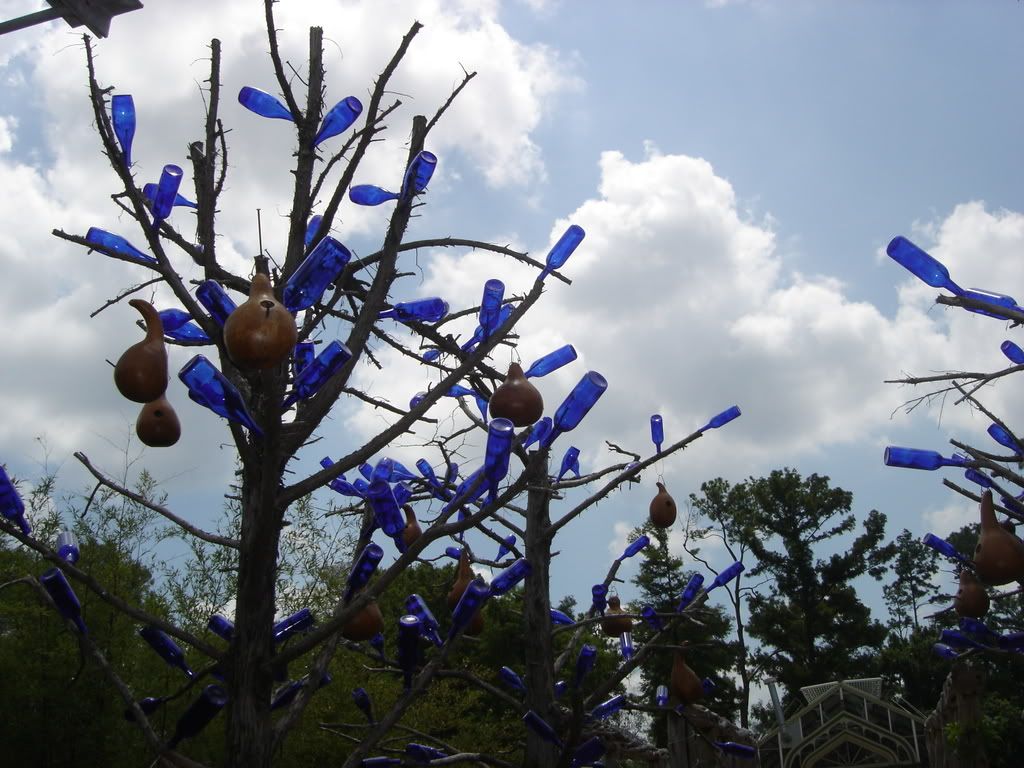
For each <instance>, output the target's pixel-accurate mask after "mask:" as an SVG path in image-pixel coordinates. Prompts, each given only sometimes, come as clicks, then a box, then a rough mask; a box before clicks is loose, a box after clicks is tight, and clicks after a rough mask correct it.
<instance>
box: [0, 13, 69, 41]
mask: <svg viewBox="0 0 1024 768" xmlns="http://www.w3.org/2000/svg"><path fill="white" fill-rule="evenodd" d="M60 18H62V16H61V12H60V11H59V10H57V9H56V8H45V9H43V10H41V11H36V12H35V13H30V14H28V15H26V16H19V17H18V18H16V19H11V20H10V21H0V35H6V34H7V33H8V32H17V31H18V30H19V29H25V28H26V27H34V26H35V25H36V24H42V23H43V22H45V21H54V20H56V19H60Z"/></svg>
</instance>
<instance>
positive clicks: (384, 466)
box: [359, 456, 395, 483]
mask: <svg viewBox="0 0 1024 768" xmlns="http://www.w3.org/2000/svg"><path fill="white" fill-rule="evenodd" d="M363 467H367V468H368V469H369V467H370V465H369V464H365V463H364V464H361V465H360V466H359V471H360V472H362V474H363V477H365V478H366V479H367V480H369V481H370V482H371V483H372V482H374V481H377V480H382V481H384V482H386V483H390V482H391V479H392V478H391V475H393V474H394V471H395V463H394V461H392V460H391V459H389V458H388V457H387V456H384V457H383V458H382V459H380V461H378V462H377V463H376V464H375V465H374V466H373V468H372V469H370V470H369V472H363Z"/></svg>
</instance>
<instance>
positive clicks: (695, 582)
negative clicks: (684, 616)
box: [676, 573, 704, 613]
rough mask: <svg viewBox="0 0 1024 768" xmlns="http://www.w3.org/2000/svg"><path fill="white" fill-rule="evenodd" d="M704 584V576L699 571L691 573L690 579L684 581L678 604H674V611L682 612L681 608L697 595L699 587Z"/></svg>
mask: <svg viewBox="0 0 1024 768" xmlns="http://www.w3.org/2000/svg"><path fill="white" fill-rule="evenodd" d="M703 586H704V577H703V576H701V575H700V574H699V573H695V574H693V576H691V577H690V580H689V581H688V582H686V587H684V588H683V592H682V594H681V595H679V605H677V606H676V612H677V613H682V612H683V610H684V609H685V608H686V606H688V605H689V604H690V603H692V602H693V600H694V598H695V597H697V593H698V592H700V589H701V587H703Z"/></svg>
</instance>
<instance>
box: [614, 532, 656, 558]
mask: <svg viewBox="0 0 1024 768" xmlns="http://www.w3.org/2000/svg"><path fill="white" fill-rule="evenodd" d="M650 543H651V539H650V537H649V536H647V535H646V534H644V535H643V536H637V537H636V539H634V540H633V541H631V542H630V544H629V546H628V547H626V548H625V549H624V550H623V551H622V554H621V555H619V556H618V557H617V558H615V559H616V560H618V561H619V562H620V563H621V562H622V561H623V560H626V559H628V558H630V557H632V556H633V555H635V554H636V553H637V552H639V551H640V550H641V549H643V548H644V547H646V546H647V545H648V544H650Z"/></svg>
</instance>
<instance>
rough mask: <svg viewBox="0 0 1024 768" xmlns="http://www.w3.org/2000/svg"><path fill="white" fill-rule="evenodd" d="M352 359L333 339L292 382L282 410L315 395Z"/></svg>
mask: <svg viewBox="0 0 1024 768" xmlns="http://www.w3.org/2000/svg"><path fill="white" fill-rule="evenodd" d="M351 358H352V353H351V352H350V351H349V348H348V347H346V346H345V345H344V344H342V343H341V342H340V341H338V340H337V339H335V340H334V341H332V342H331V343H330V344H328V345H327V346H325V347H324V348H323V349H322V350H321V351H320V354H319V355H317V356H316V357H314V358H313V361H312V362H311V363H310V364H309V365H307V366H306V367H305V368H303V369H302V373H300V374H299V375H298V376H296V377H295V381H293V382H292V391H291V393H290V394H289V395H288V397H286V398H285V399H284V402H283V403H282V404H281V408H282V409H285V410H286V409H288V408H291V407H292V406H293V405H295V403H297V402H299V400H306V399H308V398H310V397H312V396H313V395H315V394H316V393H317V392H318V391H319V390H320V387H322V386H323V385H324V384H326V383H327V382H328V381H329V380H330V379H331V378H332V377H333V376H334V374H336V373H337V372H338V371H340V370H341V369H342V367H343V366H344V365H345V363H347V362H348V361H349V360H350V359H351Z"/></svg>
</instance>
